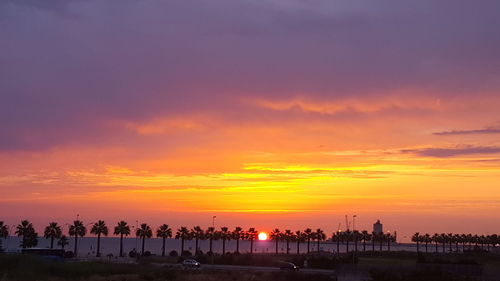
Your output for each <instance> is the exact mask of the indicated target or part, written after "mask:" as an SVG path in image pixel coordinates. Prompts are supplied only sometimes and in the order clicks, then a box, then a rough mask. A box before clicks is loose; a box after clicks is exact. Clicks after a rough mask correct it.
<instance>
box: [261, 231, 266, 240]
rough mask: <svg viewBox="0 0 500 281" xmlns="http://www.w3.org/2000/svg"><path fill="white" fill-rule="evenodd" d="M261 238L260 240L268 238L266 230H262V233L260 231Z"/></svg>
mask: <svg viewBox="0 0 500 281" xmlns="http://www.w3.org/2000/svg"><path fill="white" fill-rule="evenodd" d="M259 240H260V241H264V240H267V233H265V232H260V233H259Z"/></svg>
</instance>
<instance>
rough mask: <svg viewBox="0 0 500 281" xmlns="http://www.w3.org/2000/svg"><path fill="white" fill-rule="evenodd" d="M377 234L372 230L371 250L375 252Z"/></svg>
mask: <svg viewBox="0 0 500 281" xmlns="http://www.w3.org/2000/svg"><path fill="white" fill-rule="evenodd" d="M377 238H378V234H377V232H375V231H373V232H372V252H375V241H377Z"/></svg>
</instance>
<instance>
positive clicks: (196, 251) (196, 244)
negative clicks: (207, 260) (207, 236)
mask: <svg viewBox="0 0 500 281" xmlns="http://www.w3.org/2000/svg"><path fill="white" fill-rule="evenodd" d="M198 240H199V239H198V237H196V242H195V248H194V254H195V255H196V254H198Z"/></svg>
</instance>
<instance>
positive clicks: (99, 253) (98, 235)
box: [95, 233, 101, 257]
mask: <svg viewBox="0 0 500 281" xmlns="http://www.w3.org/2000/svg"><path fill="white" fill-rule="evenodd" d="M95 256H96V257H100V256H101V233H98V234H97V253H96V255H95Z"/></svg>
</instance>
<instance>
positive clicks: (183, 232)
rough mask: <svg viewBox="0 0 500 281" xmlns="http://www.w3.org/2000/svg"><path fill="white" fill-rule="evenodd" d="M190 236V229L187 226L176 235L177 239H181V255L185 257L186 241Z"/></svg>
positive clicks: (178, 230) (182, 227)
mask: <svg viewBox="0 0 500 281" xmlns="http://www.w3.org/2000/svg"><path fill="white" fill-rule="evenodd" d="M189 236H190V235H189V229H188V228H187V227H185V226H181V228H179V229H177V232H176V233H175V239H181V255H184V240H187V239H189Z"/></svg>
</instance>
